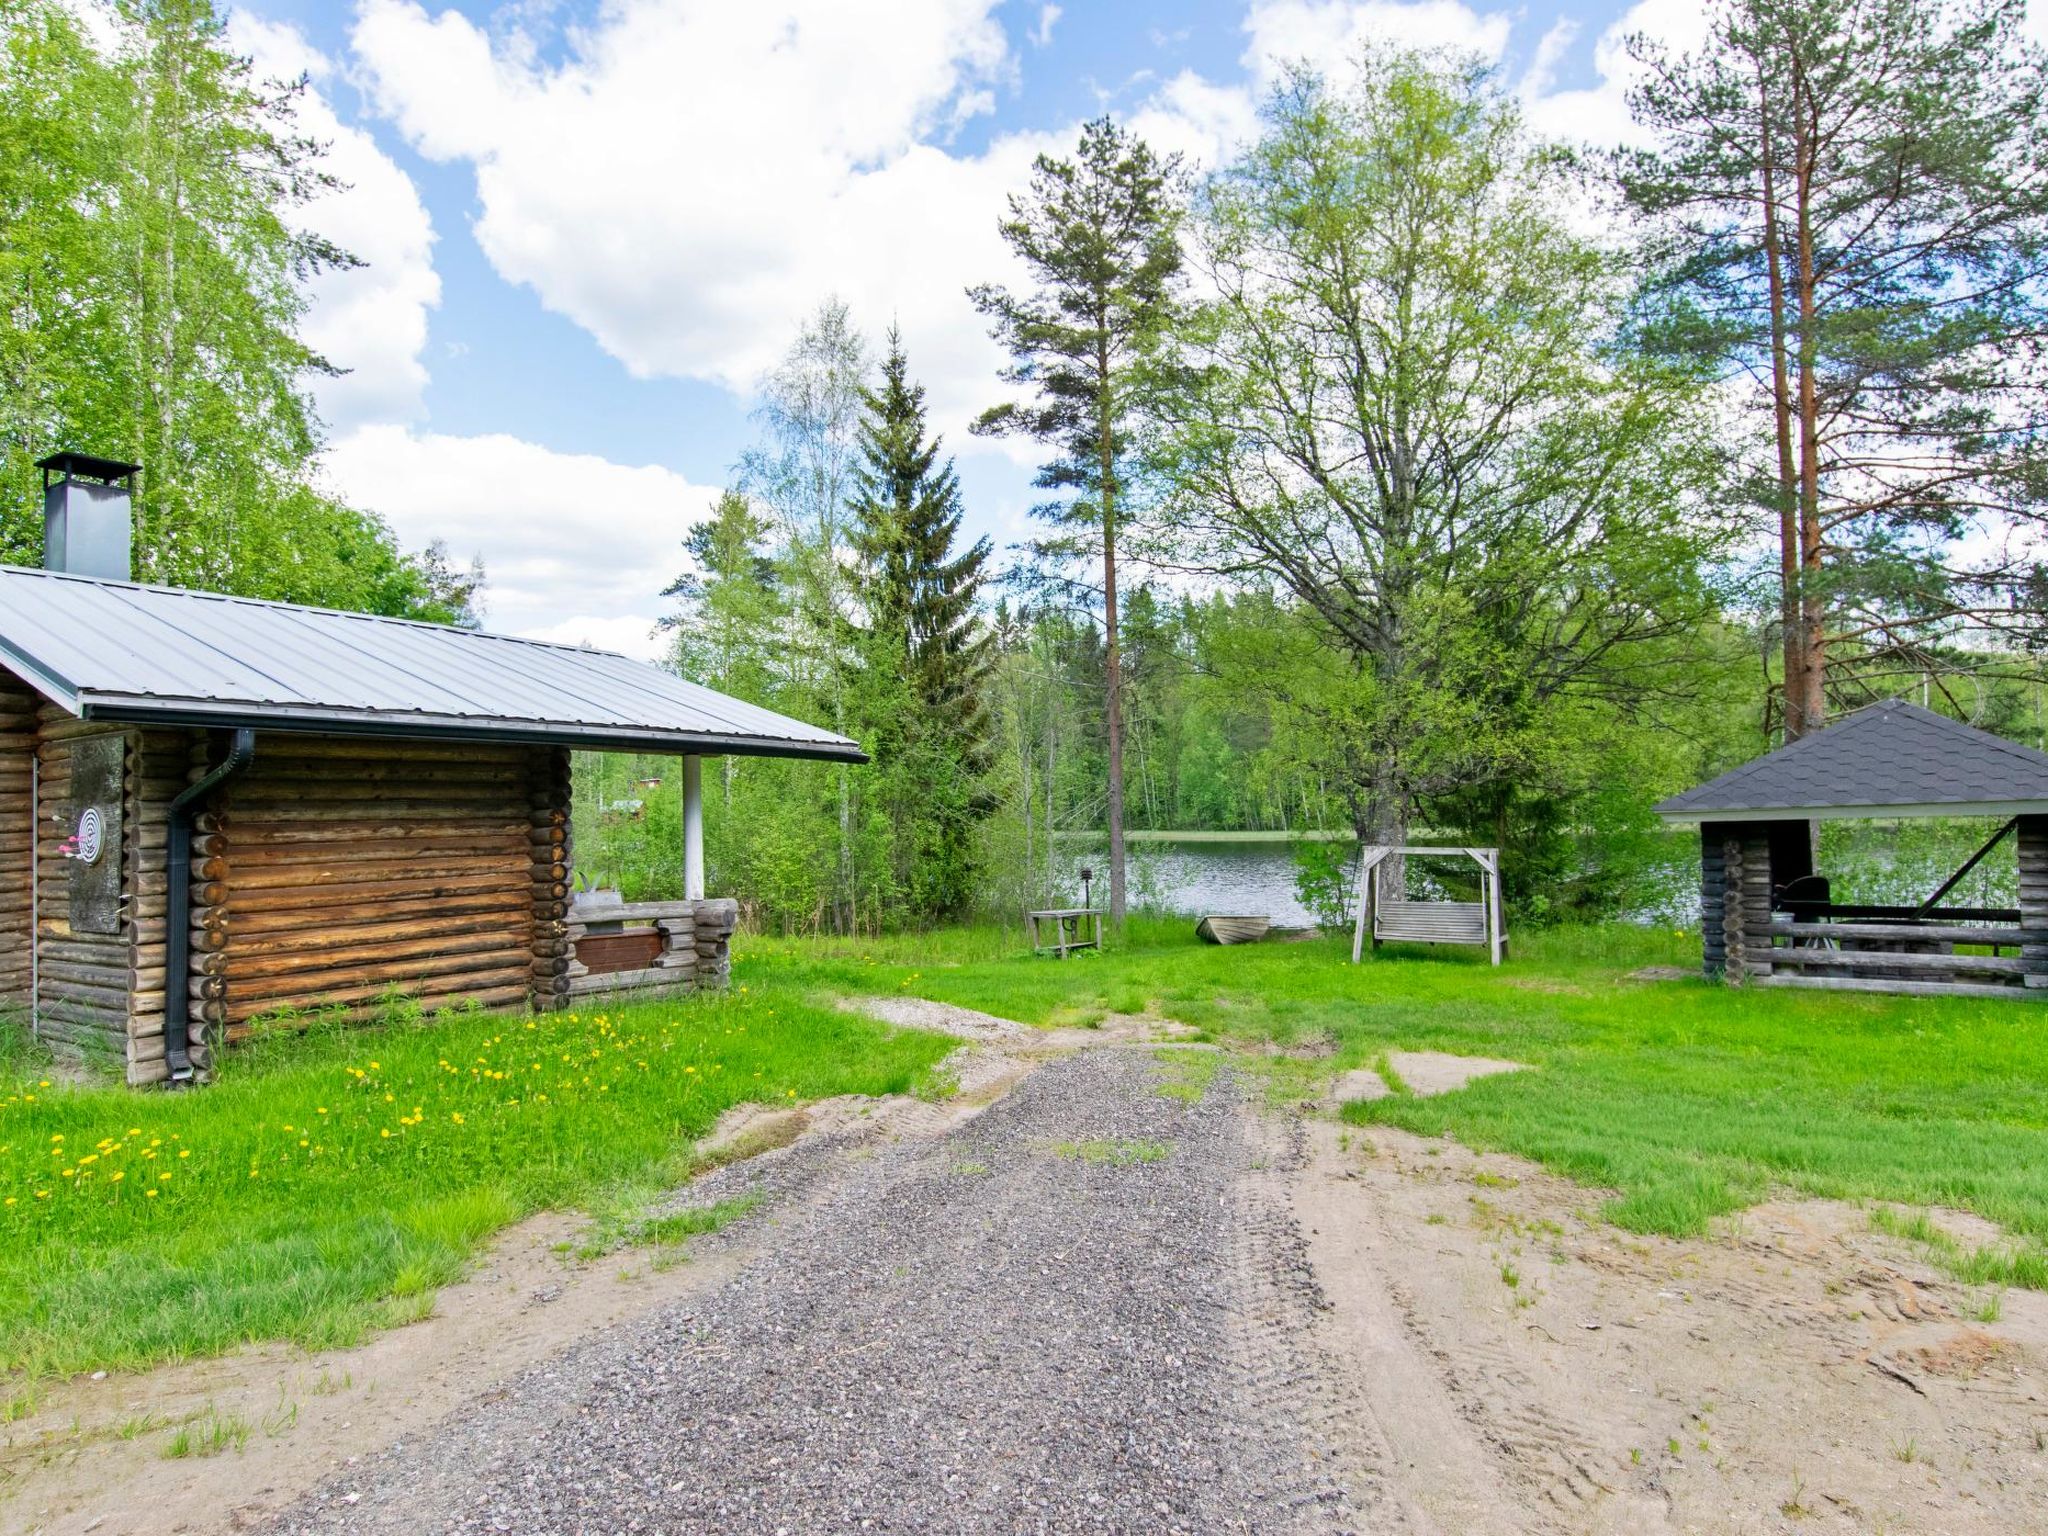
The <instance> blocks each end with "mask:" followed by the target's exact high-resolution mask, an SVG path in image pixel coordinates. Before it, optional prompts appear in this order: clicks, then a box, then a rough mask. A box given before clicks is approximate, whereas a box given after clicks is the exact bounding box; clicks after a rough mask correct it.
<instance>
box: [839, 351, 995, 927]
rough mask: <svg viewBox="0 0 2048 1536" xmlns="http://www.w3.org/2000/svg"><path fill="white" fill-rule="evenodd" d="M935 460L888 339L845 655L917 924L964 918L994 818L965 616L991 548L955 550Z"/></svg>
mask: <svg viewBox="0 0 2048 1536" xmlns="http://www.w3.org/2000/svg"><path fill="white" fill-rule="evenodd" d="M940 451H941V444H940V440H939V439H938V438H937V437H935V436H932V435H931V434H930V432H929V430H928V427H927V423H926V418H925V403H924V388H923V386H921V385H918V384H913V383H912V382H911V381H910V377H909V364H908V361H907V360H906V359H905V357H904V354H903V345H902V341H901V339H900V338H899V337H898V336H897V335H896V333H895V332H894V331H892V332H891V333H890V335H889V350H888V356H887V358H886V359H885V360H884V362H883V365H882V381H881V385H880V387H879V388H876V389H871V390H868V391H866V392H865V394H864V396H863V416H862V420H861V429H860V459H859V463H858V465H857V467H856V469H855V471H854V483H855V493H854V495H853V497H852V499H851V501H850V504H849V510H850V512H851V514H852V519H853V523H852V528H851V530H850V534H849V539H848V543H849V545H850V547H851V549H852V552H853V555H854V557H855V562H856V564H855V569H854V573H853V576H852V578H851V585H852V587H853V592H854V597H855V601H856V605H857V607H858V609H859V611H860V617H859V619H858V620H857V621H855V629H856V631H857V634H856V638H855V641H854V643H853V644H852V645H851V646H850V647H849V651H850V653H851V655H852V657H853V658H854V660H855V661H856V663H857V664H858V665H859V666H860V668H861V669H862V671H863V673H864V674H865V677H864V682H863V684H862V685H861V686H859V687H858V688H857V689H856V690H854V691H856V692H858V693H859V694H860V696H861V697H862V698H863V699H864V700H865V701H866V703H867V706H868V707H867V708H865V709H864V710H863V713H865V714H867V715H868V716H869V719H868V720H867V722H865V723H866V724H867V725H868V726H869V729H870V732H871V735H872V740H873V745H874V750H875V755H876V760H877V770H878V773H879V775H880V777H881V778H882V780H883V783H884V785H885V786H886V787H885V789H884V799H885V800H886V801H887V802H889V807H890V813H891V820H892V821H893V823H894V825H895V833H896V836H895V842H896V856H895V864H896V867H897V870H898V874H899V886H901V887H902V891H901V894H903V895H904V896H906V897H908V898H909V899H910V900H911V902H912V904H913V906H914V907H915V908H917V909H918V911H919V915H920V916H937V915H941V914H946V913H952V912H957V911H958V910H960V909H961V908H962V907H964V906H965V905H966V903H967V901H968V899H969V897H970V896H971V895H972V893H973V876H974V873H975V860H974V856H973V844H974V833H975V829H976V826H977V825H978V823H979V822H980V821H981V820H983V819H984V818H985V817H986V816H987V815H988V813H989V812H990V811H991V810H992V809H993V805H992V803H991V802H990V801H989V799H988V797H987V796H986V795H985V794H984V793H983V792H982V788H981V781H982V779H983V778H984V777H985V776H986V775H987V773H988V771H989V767H990V764H991V761H992V759H993V756H994V745H993V740H992V737H993V728H992V723H991V720H990V716H989V703H988V690H989V681H990V675H991V673H992V672H993V670H994V666H995V655H994V648H993V641H992V637H991V635H990V633H989V631H988V629H987V627H986V626H985V625H984V624H983V623H982V621H981V618H980V615H979V614H978V613H977V612H976V609H975V603H976V599H977V597H978V596H979V594H980V591H981V587H982V583H983V581H984V579H985V576H984V571H985V568H986V566H987V563H988V558H989V553H990V550H989V543H988V540H987V539H977V540H976V541H975V542H974V543H973V544H971V545H969V546H968V547H967V548H965V549H958V548H956V545H957V542H958V539H959V536H960V520H961V504H960V483H959V480H958V477H957V476H956V475H955V474H954V471H953V465H952V461H951V460H944V461H942V460H941V459H940V456H939V455H940ZM878 690H879V691H881V692H886V693H888V694H890V695H891V697H889V698H888V699H886V700H885V699H883V698H881V697H879V696H877V695H878Z"/></svg>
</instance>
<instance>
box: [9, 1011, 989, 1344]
mask: <svg viewBox="0 0 2048 1536" xmlns="http://www.w3.org/2000/svg"><path fill="white" fill-rule="evenodd" d="M0 1036H6V1037H8V1038H11V1039H12V1040H13V1041H14V1042H15V1043H14V1044H13V1045H12V1046H11V1047H10V1048H11V1049H12V1050H13V1051H14V1052H15V1054H14V1055H13V1056H12V1057H11V1058H8V1057H0V1371H6V1372H15V1373H27V1374H30V1375H33V1374H37V1373H45V1372H54V1373H66V1372H71V1371H78V1370H84V1369H88V1368H91V1367H99V1366H110V1367H139V1366H143V1365H147V1364H150V1363H153V1362H156V1361H161V1360H170V1359H176V1358H179V1357H182V1356H188V1355H191V1356H196V1355H206V1354H212V1353H216V1352H218V1351H220V1350H222V1349H227V1348H231V1347H233V1346H234V1345H236V1344H238V1343H240V1342H242V1341H244V1340H258V1339H290V1340H295V1341H298V1342H300V1343H303V1344H305V1345H308V1346H310V1347H316V1348H317V1347H322V1346H328V1345H335V1344H342V1343H347V1342H349V1341H350V1340H352V1339H355V1338H357V1337H359V1336H360V1335H361V1334H363V1333H364V1332H365V1331H366V1330H368V1329H371V1328H375V1327H380V1326H385V1325H388V1324H391V1323H396V1322H403V1321H405V1320H406V1319H408V1318H410V1317H415V1316H419V1315H422V1314H424V1313H425V1312H426V1311H428V1310H430V1309H431V1307H432V1305H433V1297H434V1292H435V1290H436V1288H437V1287H439V1286H441V1285H443V1284H445V1283H447V1282H448V1281H449V1280H451V1279H453V1278H454V1277H455V1276H456V1275H457V1274H458V1273H460V1271H461V1268H462V1265H463V1262H464V1260H465V1259H466V1258H467V1257H468V1256H469V1255H470V1253H472V1252H473V1251H474V1249H475V1247H476V1245H477V1244H478V1243H479V1242H480V1241H481V1240H482V1239H483V1238H485V1237H486V1236H488V1235H489V1234H490V1233H492V1232H494V1231H496V1230H498V1229H499V1228H501V1227H503V1226H504V1225H505V1224H507V1223H508V1222H511V1221H513V1220H516V1219H517V1218H518V1217H520V1216H522V1215H525V1214H527V1213H529V1212H532V1211H536V1210H540V1209H544V1208H564V1207H573V1208H578V1209H584V1210H599V1211H601V1212H602V1211H611V1212H612V1213H613V1214H614V1215H615V1214H616V1207H617V1205H618V1203H619V1201H620V1200H621V1199H622V1198H623V1197H629V1196H630V1195H631V1194H632V1193H633V1192H634V1191H637V1190H645V1189H649V1188H652V1187H656V1186H659V1185H661V1184H662V1183H663V1182H664V1181H666V1182H667V1183H669V1184H673V1183H675V1182H678V1181H679V1180H680V1179H681V1178H682V1177H684V1176H685V1174H686V1173H687V1171H688V1167H689V1163H690V1160H691V1156H692V1147H693V1138H695V1137H697V1136H699V1135H701V1134H702V1133H703V1132H704V1131H705V1130H706V1129H707V1128H709V1126H710V1125H711V1124H712V1122H713V1121H714V1120H716V1119H717V1117H718V1115H719V1113H720V1112H721V1111H722V1110H724V1109H725V1108H727V1107H728V1106H729V1105H732V1104H734V1103H737V1102H739V1101H741V1100H746V1099H763V1100H784V1101H801V1100H805V1099H812V1098H819V1097H823V1096H825V1095H829V1094H836V1093H849V1092H856V1093H889V1092H900V1091H903V1090H905V1089H907V1088H911V1087H914V1086H917V1085H918V1084H919V1083H920V1081H921V1074H923V1073H924V1072H925V1071H926V1069H927V1068H929V1067H930V1065H931V1064H932V1063H933V1062H935V1061H936V1060H937V1059H938V1058H939V1057H941V1056H942V1055H944V1054H945V1052H946V1051H947V1050H949V1049H951V1047H952V1045H953V1044H954V1042H952V1041H950V1040H947V1039H944V1038H942V1037H940V1036H936V1035H929V1034H921V1033H914V1032H898V1031H892V1030H888V1029H885V1028H882V1027H880V1026H876V1025H871V1024H869V1023H866V1022H865V1021H863V1020H861V1019H858V1018H856V1017H854V1016H852V1015H849V1014H846V1013H844V1012H841V1011H839V1010H837V1009H834V1008H831V1007H829V1006H825V1007H821V1006H817V1005H815V1004H813V1003H811V1002H809V1001H807V1000H806V999H805V998H804V997H803V996H802V995H800V994H795V993H789V992H786V991H781V990H778V989H775V988H773V987H769V988H763V987H761V986H759V985H755V986H751V987H743V988H741V989H737V990H735V991H734V992H733V993H731V994H729V995H727V996H724V997H715V998H712V997H707V998H694V999H684V1000H678V1001H672V1002H666V1003H660V1004H645V1003H643V1004H639V1005H635V1006H631V1007H614V1008H611V1009H608V1010H602V1009H589V1008H586V1009H583V1010H581V1011H580V1012H577V1013H573V1014H566V1013H565V1014H552V1015H545V1016H542V1017H538V1018H534V1019H526V1018H505V1017H490V1016H483V1015H467V1016H462V1015H458V1016H455V1017H452V1018H441V1019H436V1020H429V1021H425V1022H417V1023H411V1024H402V1023H394V1024H392V1025H390V1026H387V1027H385V1028H381V1029H369V1030H361V1029H351V1030H334V1029H329V1030H322V1031H316V1032H314V1033H312V1034H309V1035H306V1036H299V1037H289V1038H273V1039H271V1040H269V1041H267V1042H263V1043H259V1044H257V1045H255V1046H254V1047H252V1048H250V1049H247V1050H240V1051H238V1052H237V1053H236V1054H235V1055H234V1056H233V1057H231V1058H230V1062H229V1066H228V1070H227V1071H226V1072H225V1073H224V1074H223V1077H222V1080H221V1081H220V1082H219V1083H217V1084H215V1085H213V1086H212V1087H210V1088H207V1089H204V1090H202V1091H198V1092H190V1093H178V1094H168V1093H138V1092H134V1091H131V1090H129V1089H126V1088H121V1087H118V1086H106V1087H97V1086H93V1087H67V1086H65V1085H64V1083H63V1082H62V1080H61V1079H60V1078H58V1077H56V1076H55V1075H54V1074H52V1073H50V1072H49V1071H47V1070H42V1069H39V1068H38V1067H37V1065H36V1063H35V1062H34V1060H33V1059H32V1058H24V1057H23V1056H22V1055H21V1054H20V1052H21V1047H20V1045H19V1036H18V1034H17V1033H15V1031H14V1026H13V1025H12V1024H11V1023H4V1024H0Z"/></svg>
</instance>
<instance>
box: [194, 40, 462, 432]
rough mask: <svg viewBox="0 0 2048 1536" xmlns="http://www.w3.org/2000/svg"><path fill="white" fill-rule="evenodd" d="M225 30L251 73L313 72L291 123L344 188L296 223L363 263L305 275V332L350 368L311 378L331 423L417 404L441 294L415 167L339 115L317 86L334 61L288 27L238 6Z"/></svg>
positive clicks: (409, 409)
mask: <svg viewBox="0 0 2048 1536" xmlns="http://www.w3.org/2000/svg"><path fill="white" fill-rule="evenodd" d="M228 39H229V42H230V44H231V45H232V46H233V47H234V48H235V49H236V50H237V51H239V52H241V53H244V54H247V55H249V56H250V57H251V58H252V59H253V60H254V62H255V67H256V73H257V74H258V76H259V77H261V78H264V79H273V80H295V79H297V78H298V77H299V76H300V75H302V74H304V75H308V76H310V77H311V82H312V83H311V86H310V88H309V89H308V90H307V92H306V93H305V95H304V96H302V97H301V98H300V102H299V113H298V126H299V129H300V131H301V132H303V133H306V134H308V135H310V136H311V137H312V138H314V139H316V140H318V141H320V142H321V143H323V144H325V145H326V146H327V153H326V155H325V157H324V164H325V167H326V169H327V170H328V171H330V172H331V173H332V174H333V175H334V176H336V177H337V178H339V180H340V181H341V183H342V188H341V189H340V190H338V191H335V192H331V193H328V194H326V195H324V196H322V197H319V198H317V199H315V200H314V201H313V202H311V203H309V204H307V205H306V207H305V208H304V209H302V210H301V211H300V217H301V219H302V221H303V223H304V226H305V227H306V228H307V229H309V230H311V231H312V232H314V233H316V234H319V235H322V236H325V237H326V238H327V239H329V240H332V241H334V242H335V243H336V244H337V245H339V246H341V247H342V248H343V249H344V250H347V251H350V252H352V253H354V254H355V255H356V256H358V257H360V258H361V259H362V260H363V261H364V262H365V263H366V265H364V266H362V267H358V268H354V269H351V270H346V271H332V272H327V273H324V274H322V275H321V276H320V277H318V278H316V279H315V280H314V281H313V283H312V284H311V285H310V296H311V299H312V306H311V308H310V309H309V310H308V312H307V314H306V318H305V321H304V324H303V326H302V335H303V336H304V338H305V340H306V343H307V344H308V345H309V346H311V347H312V348H313V349H314V350H315V351H316V352H319V353H320V354H321V355H322V356H324V357H326V358H327V360H328V361H329V362H331V363H333V364H335V366H337V367H339V368H345V369H347V370H348V372H347V373H345V374H343V375H341V376H340V377H339V378H332V379H321V380H318V381H316V384H315V390H314V392H315V395H316V396H317V398H318V400H319V404H320V411H321V414H322V415H323V416H324V417H325V418H326V419H327V421H328V422H329V424H330V425H331V426H333V427H334V428H335V429H336V430H337V431H344V432H345V431H347V430H349V429H350V428H352V427H355V426H357V425H359V424H361V423H363V422H369V421H409V420H412V419H415V418H416V417H418V416H419V415H420V413H421V410H422V408H423V407H422V401H421V394H422V392H423V391H424V390H425V388H426V384H427V370H426V367H425V365H424V364H423V363H422V362H421V361H420V353H421V351H422V350H423V349H424V348H425V346H426V342H427V312H428V311H429V310H430V309H432V308H433V307H434V306H435V305H437V304H438V303H440V301H441V281H440V279H439V277H437V276H436V275H435V272H434V258H433V252H434V227H433V224H432V222H431V221H430V220H429V219H428V217H427V210H426V208H425V207H424V206H423V205H422V204H421V202H420V196H419V190H418V188H416V187H415V186H414V185H413V183H412V178H411V177H409V176H408V175H406V174H405V172H404V171H403V170H401V169H399V167H398V166H397V165H396V164H395V163H394V162H393V161H392V160H391V158H390V157H389V156H388V155H386V154H385V153H384V152H383V151H382V150H381V149H379V148H378V147H377V144H376V141H375V140H374V139H372V138H371V137H370V135H369V134H368V133H366V132H365V131H364V130H362V129H361V128H356V127H351V126H345V125H344V124H342V123H341V122H340V120H339V119H337V118H336V116H335V114H334V109H333V107H332V106H331V105H330V104H329V102H328V100H327V97H326V96H325V94H324V93H323V86H324V84H325V82H327V81H328V80H329V79H331V77H332V75H333V71H334V66H333V64H332V61H330V60H329V59H328V58H327V57H326V56H325V55H323V54H321V53H320V52H319V51H318V50H317V49H315V48H314V47H313V46H312V45H311V44H310V43H308V42H307V41H306V39H305V37H304V36H303V35H302V34H301V33H300V32H299V31H298V30H297V29H296V28H294V27H291V26H288V25H285V24H282V23H273V22H266V21H261V20H258V19H256V18H255V17H253V16H251V15H250V14H249V13H248V12H246V11H236V12H235V13H234V14H233V16H232V18H231V19H230V21H229V24H228Z"/></svg>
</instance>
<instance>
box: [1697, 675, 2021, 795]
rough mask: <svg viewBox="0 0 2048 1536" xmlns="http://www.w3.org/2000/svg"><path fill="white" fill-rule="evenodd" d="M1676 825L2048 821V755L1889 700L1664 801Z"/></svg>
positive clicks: (1917, 708)
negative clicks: (2047, 817)
mask: <svg viewBox="0 0 2048 1536" xmlns="http://www.w3.org/2000/svg"><path fill="white" fill-rule="evenodd" d="M1657 814H1658V815H1660V816H1662V817H1663V818H1664V819H1665V820H1666V821H1790V820H1805V819H1807V818H1814V819H1819V820H1827V819H1830V818H1846V817H1854V816H1909V817H1910V816H2018V815H2043V814H2048V753H2042V752H2036V751H2035V750H2034V749H2033V748H2032V747H2023V746H2021V745H2020V744H2019V743H2018V742H2014V741H2007V740H2006V739H2005V738H2004V737H2002V736H1994V735H1992V734H1991V733H1990V732H1989V731H1980V730H1978V729H1977V728H1976V727H1975V726H1969V725H1964V724H1963V723H1962V722H1961V721H1959V720H1951V719H1949V718H1948V717H1947V716H1946V715H1937V714H1936V713H1934V711H1933V710H1931V709H1922V708H1921V707H1920V706H1919V705H1917V704H1908V703H1907V702H1906V701H1905V700H1904V699H1886V700H1884V701H1883V702H1882V703H1878V704H1871V705H1869V706H1867V707H1865V708H1863V709H1859V710H1857V711H1856V712H1855V713H1854V714H1853V715H1845V716H1843V717H1842V718H1841V719H1840V720H1837V721H1836V722H1835V723H1834V724H1833V725H1830V726H1828V727H1827V728H1826V729H1825V730H1820V731H1816V732H1814V733H1813V734H1812V735H1810V736H1802V737H1800V738H1799V739H1798V740H1797V741H1793V742H1788V743H1786V744H1785V745H1784V746H1782V747H1780V748H1778V750H1777V751H1775V752H1770V753H1766V754H1765V755H1764V756H1762V757H1759V758H1757V759H1756V760H1755V761H1753V762H1748V763H1744V764H1743V765H1742V766H1741V767H1740V768H1736V769H1733V770H1731V771H1730V772H1728V773H1724V774H1722V775H1721V776H1720V777H1719V778H1718V779H1711V780H1709V781H1708V782H1707V783H1705V784H1702V785H1700V786H1698V787H1697V788H1695V789H1689V790H1687V791H1686V792H1685V793H1684V794H1682V795H1673V796H1672V797H1671V798H1670V799H1668V800H1665V801H1661V802H1660V803H1659V804H1658V806H1657Z"/></svg>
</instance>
